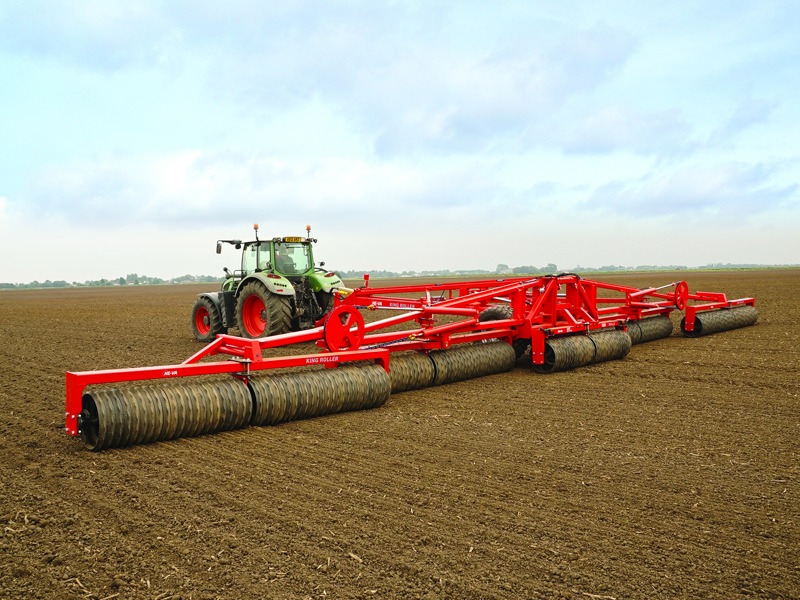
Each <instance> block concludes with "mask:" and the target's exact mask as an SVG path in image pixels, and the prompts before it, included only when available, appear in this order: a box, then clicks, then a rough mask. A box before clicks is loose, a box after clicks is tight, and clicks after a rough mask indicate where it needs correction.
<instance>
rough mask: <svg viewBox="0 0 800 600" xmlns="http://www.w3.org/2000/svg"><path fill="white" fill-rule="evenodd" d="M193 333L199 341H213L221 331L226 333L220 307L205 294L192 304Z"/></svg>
mask: <svg viewBox="0 0 800 600" xmlns="http://www.w3.org/2000/svg"><path fill="white" fill-rule="evenodd" d="M191 326H192V333H193V334H194V339H196V340H197V341H198V342H211V341H214V339H215V338H216V337H217V334H219V333H226V329H225V327H223V326H222V315H220V313H219V308H218V307H217V305H216V304H214V302H213V301H212V300H211V298H207V297H205V296H199V297H198V298H197V300H195V301H194V306H192V318H191Z"/></svg>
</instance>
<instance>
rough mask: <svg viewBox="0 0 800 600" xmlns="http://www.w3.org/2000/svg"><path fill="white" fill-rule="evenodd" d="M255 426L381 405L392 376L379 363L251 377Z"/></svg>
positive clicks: (387, 393)
mask: <svg viewBox="0 0 800 600" xmlns="http://www.w3.org/2000/svg"><path fill="white" fill-rule="evenodd" d="M250 389H251V390H252V392H253V397H254V409H253V418H252V424H253V425H276V424H278V423H283V422H286V421H293V420H296V419H308V418H311V417H318V416H322V415H328V414H332V413H338V412H346V411H351V410H362V409H366V408H375V407H377V406H381V405H382V404H384V403H385V402H386V400H387V399H388V398H389V393H390V391H391V382H390V380H389V375H388V373H386V371H385V370H384V369H383V368H382V367H381V366H379V365H375V364H369V365H348V366H344V367H338V368H335V369H324V370H319V371H299V372H297V373H281V374H278V375H266V376H260V377H259V376H255V377H251V378H250Z"/></svg>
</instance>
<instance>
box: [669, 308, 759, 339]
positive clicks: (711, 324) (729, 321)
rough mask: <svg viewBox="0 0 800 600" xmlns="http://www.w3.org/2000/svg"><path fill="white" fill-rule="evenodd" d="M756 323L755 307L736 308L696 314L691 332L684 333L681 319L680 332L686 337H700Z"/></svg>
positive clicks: (683, 323) (683, 321) (684, 320)
mask: <svg viewBox="0 0 800 600" xmlns="http://www.w3.org/2000/svg"><path fill="white" fill-rule="evenodd" d="M756 321H758V311H757V310H756V308H755V306H736V307H734V308H723V309H721V310H709V311H700V312H698V313H696V314H695V317H694V330H693V331H686V319H685V318H683V319H681V331H682V332H683V335H685V336H686V337H700V336H703V335H711V334H712V333H719V332H721V331H729V330H731V329H739V328H740V327H747V326H749V325H755V324H756Z"/></svg>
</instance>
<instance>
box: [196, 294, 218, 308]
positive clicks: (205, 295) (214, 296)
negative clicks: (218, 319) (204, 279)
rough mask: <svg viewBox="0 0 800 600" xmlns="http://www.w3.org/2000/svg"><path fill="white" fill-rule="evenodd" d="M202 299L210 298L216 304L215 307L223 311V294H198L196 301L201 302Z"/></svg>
mask: <svg viewBox="0 0 800 600" xmlns="http://www.w3.org/2000/svg"><path fill="white" fill-rule="evenodd" d="M200 298H208V299H209V300H211V301H212V302H213V303H214V306H216V307H217V309H219V310H220V311H222V292H203V293H202V294H197V298H195V301H197V300H199V299H200Z"/></svg>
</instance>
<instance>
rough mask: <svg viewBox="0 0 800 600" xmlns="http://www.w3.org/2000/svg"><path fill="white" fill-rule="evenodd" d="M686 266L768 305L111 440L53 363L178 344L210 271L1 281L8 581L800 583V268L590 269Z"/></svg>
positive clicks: (791, 587)
mask: <svg viewBox="0 0 800 600" xmlns="http://www.w3.org/2000/svg"><path fill="white" fill-rule="evenodd" d="M682 278H685V279H686V280H687V281H688V283H689V286H690V288H691V289H692V290H697V289H700V290H705V291H724V292H726V293H727V294H728V296H729V297H730V298H736V297H741V296H755V297H756V299H757V307H758V309H759V312H760V320H759V323H758V324H757V325H756V326H754V327H749V328H745V329H740V330H736V331H731V332H726V333H721V334H718V335H715V336H710V337H705V338H699V339H685V338H682V337H680V333H679V330H678V328H677V326H676V334H675V336H673V337H671V338H668V339H665V340H660V341H657V342H652V343H650V344H644V345H640V346H635V347H634V348H633V350H632V351H631V353H630V355H629V356H628V357H627V358H625V359H624V360H621V361H614V362H611V363H604V364H599V365H594V366H591V367H586V368H583V369H579V370H576V371H573V372H567V373H557V374H553V375H537V374H535V373H533V372H532V371H531V370H530V369H529V368H517V369H515V370H514V371H513V372H511V373H506V374H502V375H495V376H491V377H485V378H481V379H476V380H471V381H465V382H460V383H456V384H451V385H448V386H443V387H439V388H430V389H425V390H419V391H415V392H407V393H403V394H397V395H394V396H392V397H391V398H390V400H389V402H388V403H387V404H386V405H385V406H384V407H382V408H379V409H375V410H370V411H363V412H356V413H346V414H340V415H334V416H329V417H324V418H320V419H314V420H308V421H298V422H292V423H288V424H284V425H280V426H277V427H262V428H247V429H243V430H239V431H233V432H227V433H222V434H215V435H210V436H204V437H199V438H193V439H181V440H176V441H171V442H162V443H157V444H152V445H145V446H137V447H133V448H127V449H120V450H111V451H106V452H102V453H90V452H88V451H86V450H85V449H84V448H83V446H82V445H81V444H80V442H78V441H75V440H73V439H71V438H69V437H68V436H67V435H66V433H65V432H64V430H63V424H64V373H65V372H66V371H68V370H72V371H79V370H90V369H101V368H116V367H133V366H142V365H153V364H172V363H177V362H181V361H182V360H184V359H185V358H187V357H188V356H190V355H191V354H193V353H194V352H196V351H197V350H198V349H199V346H198V345H197V343H196V342H195V341H194V340H193V339H192V337H191V334H190V330H189V310H190V307H191V304H192V301H193V299H194V296H195V294H196V293H197V292H199V291H202V290H203V289H204V287H207V286H163V287H159V286H155V287H122V288H102V289H65V290H42V291H8V292H2V293H0V340H2V343H1V344H0V366H1V367H2V370H0V382H1V384H2V385H0V408H2V411H0V456H2V462H0V479H1V481H2V488H0V597H2V598H15V599H16V598H41V599H48V600H49V599H56V598H58V599H64V598H66V599H70V598H76V599H77V598H93V599H111V598H119V599H127V598H132V599H138V598H147V599H151V600H167V599H169V598H172V599H177V598H182V599H184V600H186V599H208V600H210V599H216V598H290V599H300V598H332V599H336V598H569V599H583V600H586V599H611V598H618V599H622V598H626V599H633V598H720V599H723V598H724V599H736V598H800V499H798V492H800V488H799V486H798V480H799V479H800V467H799V466H798V459H799V458H800V435H798V434H799V433H800V397H798V394H800V383H799V378H798V373H800V350H799V349H798V348H799V346H798V343H799V342H800V325H798V323H800V297H798V292H799V291H800V272H799V271H783V270H775V271H772V270H770V271H762V272H756V271H746V272H730V273H693V272H690V273H683V274H635V275H624V276H623V275H620V276H614V277H604V279H607V280H614V281H619V282H622V283H626V284H631V285H636V286H640V287H644V286H647V285H659V284H662V283H666V282H669V281H673V280H675V279H682ZM405 281H407V280H405ZM376 283H380V284H383V283H384V282H377V281H375V282H373V284H376ZM382 316H384V315H382ZM673 316H674V317H676V325H677V317H678V315H677V314H675V315H673Z"/></svg>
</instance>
